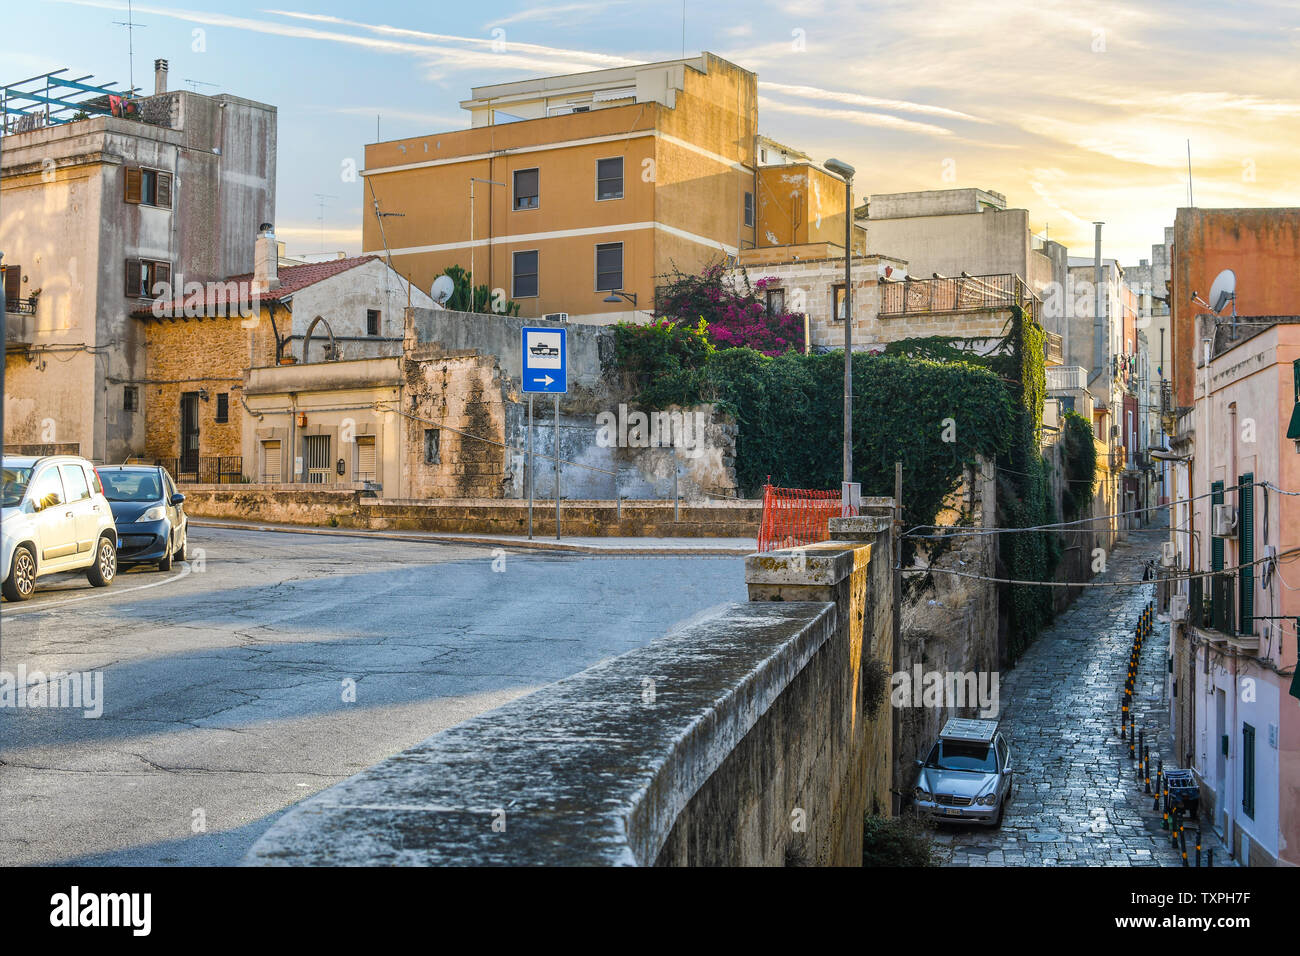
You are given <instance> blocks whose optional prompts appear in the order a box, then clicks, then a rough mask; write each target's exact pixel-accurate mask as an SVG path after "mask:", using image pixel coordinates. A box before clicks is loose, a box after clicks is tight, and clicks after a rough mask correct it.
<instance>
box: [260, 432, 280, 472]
mask: <svg viewBox="0 0 1300 956" xmlns="http://www.w3.org/2000/svg"><path fill="white" fill-rule="evenodd" d="M279 480H280V443H279V441H264V442H262V481H271V482H276V481H279Z"/></svg>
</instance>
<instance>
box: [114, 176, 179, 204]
mask: <svg viewBox="0 0 1300 956" xmlns="http://www.w3.org/2000/svg"><path fill="white" fill-rule="evenodd" d="M124 173H125V182H124V185H125V193H124V195H123V197H122V198H123V199H124V200H125V201H126V202H129V203H131V204H133V205H142V206H157V207H159V208H160V209H170V208H171V207H172V174H171V173H165V172H163V171H162V170H159V169H144V168H137V169H127V170H124Z"/></svg>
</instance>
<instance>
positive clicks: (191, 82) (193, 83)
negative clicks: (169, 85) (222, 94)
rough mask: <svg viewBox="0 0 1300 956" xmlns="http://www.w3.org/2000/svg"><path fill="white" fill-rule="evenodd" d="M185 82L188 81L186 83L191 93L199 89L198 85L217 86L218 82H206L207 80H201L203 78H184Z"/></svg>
mask: <svg viewBox="0 0 1300 956" xmlns="http://www.w3.org/2000/svg"><path fill="white" fill-rule="evenodd" d="M185 82H186V83H188V84H189V85H190V92H191V93H197V92H198V91H199V87H200V86H217V85H218V84H216V83H207V82H205V81H203V80H186V81H185Z"/></svg>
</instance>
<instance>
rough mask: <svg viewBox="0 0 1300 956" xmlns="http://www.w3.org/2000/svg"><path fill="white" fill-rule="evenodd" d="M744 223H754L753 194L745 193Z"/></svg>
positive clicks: (750, 224)
mask: <svg viewBox="0 0 1300 956" xmlns="http://www.w3.org/2000/svg"><path fill="white" fill-rule="evenodd" d="M745 225H746V226H753V225H754V194H753V193H750V192H747V193H745Z"/></svg>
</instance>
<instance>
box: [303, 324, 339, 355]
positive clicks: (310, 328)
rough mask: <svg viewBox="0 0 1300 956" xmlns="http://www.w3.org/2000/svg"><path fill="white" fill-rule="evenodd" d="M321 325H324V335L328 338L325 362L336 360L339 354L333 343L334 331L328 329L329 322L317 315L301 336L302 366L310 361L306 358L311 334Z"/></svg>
mask: <svg viewBox="0 0 1300 956" xmlns="http://www.w3.org/2000/svg"><path fill="white" fill-rule="evenodd" d="M321 323H324V324H325V334H326V335H327V336H329V343H328V344H327V345H326V346H325V361H327V362H328V361H331V360H333V359H336V358H338V354H339V353H338V346H337V345H336V344H335V342H334V330H333V329H332V328H330V324H329V320H328V319H326V318H325V316H323V315H318V316H316V318H314V319H312V320H311V324H310V325H308V326H307V334H306V335H305V336H303V339H302V364H303V365H306V364H307V363H308V362H309V361H311V359H310V358H309V357H308V353H309V350H310V348H311V337H312V333H314V332H315V331H316V326H318V325H320V324H321Z"/></svg>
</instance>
